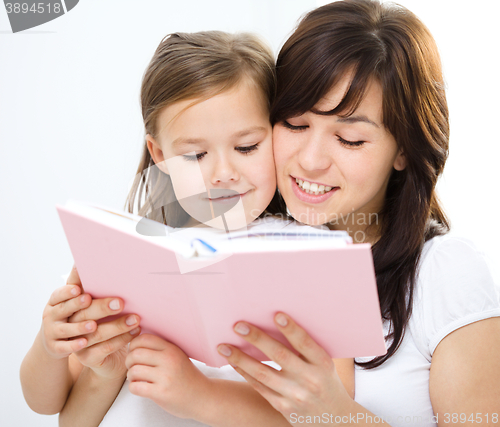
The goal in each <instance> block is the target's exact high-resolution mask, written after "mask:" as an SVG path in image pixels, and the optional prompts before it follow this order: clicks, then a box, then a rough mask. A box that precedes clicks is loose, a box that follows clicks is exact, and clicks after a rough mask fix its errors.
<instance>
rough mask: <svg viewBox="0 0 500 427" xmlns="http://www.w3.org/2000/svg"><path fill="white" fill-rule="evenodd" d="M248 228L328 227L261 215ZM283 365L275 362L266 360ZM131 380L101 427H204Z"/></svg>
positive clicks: (218, 372) (226, 373)
mask: <svg viewBox="0 0 500 427" xmlns="http://www.w3.org/2000/svg"><path fill="white" fill-rule="evenodd" d="M248 229H251V230H252V231H253V232H257V231H259V230H260V229H262V230H264V229H265V230H268V229H277V230H278V229H286V230H290V231H295V232H297V233H308V232H309V233H310V232H311V230H314V229H321V230H328V228H327V227H325V226H317V227H311V226H308V225H304V224H300V223H297V222H295V221H291V220H282V219H279V218H275V217H266V218H259V219H257V220H255V221H254V222H252V223H251V224H249V225H248ZM206 232H207V233H208V232H210V233H224V231H220V230H215V229H210V230H206ZM191 361H192V362H193V363H194V365H195V366H196V367H197V368H198V369H199V370H200V371H201V372H203V374H205V375H206V376H207V377H209V378H221V379H226V380H232V381H245V379H244V378H243V377H242V376H241V375H240V374H238V373H237V372H236V371H235V370H234V369H233V368H232V367H231V366H230V365H225V366H222V367H221V368H212V367H210V366H206V365H205V364H204V363H202V362H199V361H197V360H194V359H191ZM265 363H267V364H269V365H270V366H273V367H275V368H279V367H278V365H276V364H275V363H273V362H265ZM128 386H129V381H128V380H127V381H125V383H124V384H123V386H122V388H121V390H120V393H119V394H118V396H117V398H116V399H115V401H114V403H113V405H112V406H111V408H110V409H109V411H108V412H107V414H106V415H105V417H104V419H103V420H102V422H101V424H99V426H100V427H116V426H120V427H142V426H147V427H160V426H161V427H201V426H206V424H201V423H199V422H197V421H194V420H190V419H183V418H178V417H175V416H173V415H171V414H169V413H168V412H166V411H164V410H163V409H162V408H160V407H159V406H158V405H156V403H154V402H153V401H152V400H149V399H145V398H143V397H139V396H135V395H133V394H132V393H130V391H129V388H128Z"/></svg>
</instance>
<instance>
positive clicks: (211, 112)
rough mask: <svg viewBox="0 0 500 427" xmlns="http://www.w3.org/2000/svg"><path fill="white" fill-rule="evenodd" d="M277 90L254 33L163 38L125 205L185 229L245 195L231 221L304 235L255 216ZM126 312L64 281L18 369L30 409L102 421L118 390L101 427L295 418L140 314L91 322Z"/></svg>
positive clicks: (147, 86) (264, 198)
mask: <svg viewBox="0 0 500 427" xmlns="http://www.w3.org/2000/svg"><path fill="white" fill-rule="evenodd" d="M274 91H275V75H274V61H273V57H272V54H271V53H270V52H269V49H268V48H267V47H266V46H265V45H263V44H262V43H261V42H260V41H259V40H258V39H256V38H255V37H253V36H251V35H248V34H240V35H229V34H225V33H221V32H205V33H194V34H172V35H170V36H168V37H166V38H165V39H164V40H163V41H162V42H161V43H160V45H159V47H158V49H157V50H156V52H155V54H154V56H153V58H152V60H151V62H150V64H149V66H148V68H147V70H146V73H145V75H144V78H143V83H142V88H141V102H142V112H143V118H144V125H145V129H146V133H147V135H146V141H145V142H146V143H145V146H144V152H143V156H142V160H141V163H140V166H139V169H138V176H137V179H136V180H135V182H134V186H133V187H132V190H131V192H130V194H129V198H128V201H127V204H128V209H129V211H131V212H132V211H133V210H134V206H135V205H137V208H138V213H139V214H140V215H143V216H147V217H149V218H152V219H155V220H157V221H159V222H162V223H164V224H166V225H168V226H175V227H190V226H194V225H200V223H202V222H205V219H207V218H206V213H207V212H208V211H210V212H211V214H212V217H215V216H217V215H214V211H217V210H218V211H220V212H224V210H225V209H226V208H225V206H228V205H231V206H232V205H233V204H237V203H236V202H238V201H239V200H241V202H242V211H241V212H240V214H241V215H239V216H237V217H235V218H233V220H234V221H233V220H231V221H228V224H226V225H228V227H229V228H239V227H241V225H246V224H248V227H260V226H261V225H262V224H263V223H264V226H265V227H266V228H268V227H274V228H284V227H287V228H290V227H296V228H297V229H299V230H300V229H304V228H305V229H306V230H304V231H307V228H308V227H307V226H301V225H298V224H294V223H293V222H291V221H289V220H280V219H278V218H275V217H274V218H273V217H269V216H268V217H266V218H265V221H264V220H261V221H255V219H256V218H258V217H259V216H261V217H262V216H264V215H266V213H267V212H266V207H267V206H268V205H269V204H270V203H271V204H272V203H275V200H276V198H275V195H276V176H275V167H274V160H273V154H272V128H271V125H270V122H269V107H270V103H271V101H272V99H273V96H274ZM200 177H201V182H200V179H198V178H200ZM174 195H175V197H173V196H174ZM273 198H274V200H273ZM274 209H276V208H274ZM226 210H227V209H226ZM208 219H210V218H208ZM241 221H243V223H242V222H241ZM121 310H123V301H121V300H120V299H119V298H108V299H100V300H93V301H91V298H90V296H89V295H86V294H83V292H82V289H81V283H80V280H79V277H78V273H77V272H76V270H73V271H72V273H71V275H70V277H69V279H68V284H67V285H66V286H65V287H63V288H60V289H58V290H56V291H55V292H54V293H53V294H52V296H51V298H50V300H49V304H48V305H47V307H46V309H45V312H44V318H43V321H42V328H41V331H40V333H39V335H38V336H37V338H36V339H35V342H34V344H33V347H32V349H30V351H29V352H28V354H27V355H26V357H25V360H24V361H23V364H22V367H21V382H22V386H23V392H24V395H25V398H26V400H27V402H28V404H29V405H30V407H31V408H32V409H33V410H35V411H37V412H40V413H57V412H61V414H60V425H61V426H63V425H70V426H72V427H75V426H78V425H87V426H91V425H94V426H96V425H99V423H101V420H102V419H103V416H104V415H105V414H106V413H107V412H108V409H109V408H110V406H111V404H112V403H113V400H114V399H115V397H116V395H117V394H118V392H119V391H120V388H121V392H120V394H119V396H118V398H117V399H116V402H115V403H114V404H113V407H112V408H111V410H109V412H108V413H107V415H106V417H105V418H104V420H103V421H102V423H101V425H102V426H106V425H109V426H114V425H121V426H137V425H148V426H153V425H186V426H187V425H200V424H199V422H201V423H204V424H209V425H217V426H218V425H220V426H224V425H235V424H237V425H241V426H244V425H249V426H250V425H259V426H264V425H273V426H276V425H288V422H287V421H286V420H285V418H283V416H282V415H281V414H280V413H279V412H278V411H276V410H275V409H274V408H272V407H271V406H270V405H269V404H268V403H267V401H266V400H265V399H263V398H262V397H261V396H260V395H259V394H258V393H257V392H256V391H254V390H253V389H252V388H251V386H250V385H249V384H247V383H246V382H244V379H243V378H242V377H241V376H239V375H238V374H237V373H236V372H235V371H234V370H233V368H231V367H230V366H229V365H227V366H225V367H223V368H221V369H216V368H209V367H206V366H205V365H204V364H202V363H199V362H196V361H191V360H190V359H189V358H188V357H187V356H186V355H185V354H184V353H183V352H182V350H181V349H179V348H178V347H176V346H175V345H173V344H171V343H169V342H166V341H165V340H163V339H161V338H159V337H156V336H154V335H149V334H144V335H141V336H137V335H138V333H139V331H140V329H139V327H138V324H139V321H140V319H139V318H138V316H136V315H130V316H128V317H127V318H125V317H122V318H119V319H117V320H114V321H112V322H105V323H101V324H99V326H97V324H96V322H95V320H98V319H101V318H104V317H106V316H108V315H110V314H116V313H119V312H120V311H121ZM134 337H136V338H134ZM129 342H130V348H129V352H128V353H127V349H126V344H128V343H129ZM335 368H336V370H337V372H338V373H339V375H340V377H341V378H342V381H343V384H344V386H345V389H347V390H348V391H349V394H350V395H351V397H352V396H353V382H354V381H353V361H352V359H344V360H336V361H335ZM125 377H127V379H128V382H126V383H125V384H124V385H123V387H122V384H123V382H124V380H125ZM230 380H236V381H230ZM346 393H347V391H346ZM242 401H245V405H241V402H242ZM181 418H185V420H182V419H181ZM188 419H190V420H188ZM192 420H197V422H195V421H192Z"/></svg>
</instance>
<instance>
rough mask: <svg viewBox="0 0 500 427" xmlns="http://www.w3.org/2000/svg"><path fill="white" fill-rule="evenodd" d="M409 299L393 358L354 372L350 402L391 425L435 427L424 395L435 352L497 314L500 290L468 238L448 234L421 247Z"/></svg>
mask: <svg viewBox="0 0 500 427" xmlns="http://www.w3.org/2000/svg"><path fill="white" fill-rule="evenodd" d="M414 298H415V300H414V303H413V313H412V316H411V318H410V321H409V324H408V329H407V331H406V333H405V337H404V339H403V342H402V343H401V346H400V348H399V349H398V351H397V352H396V354H394V355H393V356H392V357H391V358H390V359H389V360H388V361H387V362H385V363H384V364H382V366H379V367H378V368H375V369H370V370H364V369H362V368H360V367H358V366H356V371H355V386H356V388H355V396H356V397H355V400H356V401H357V402H358V403H359V404H361V405H362V406H364V407H365V408H367V409H368V410H370V411H371V412H372V413H374V414H375V415H378V416H380V417H382V418H383V420H384V421H386V422H387V423H388V424H389V425H391V426H392V427H396V426H400V427H403V426H404V427H409V426H418V427H430V426H436V425H437V423H436V421H437V420H436V418H435V417H434V413H433V411H432V405H431V400H430V396H429V372H430V367H431V360H432V355H433V353H434V350H435V349H436V347H437V345H438V344H439V342H440V341H441V340H442V339H443V338H444V337H446V336H447V335H448V334H450V333H451V332H453V331H454V330H456V329H458V328H460V327H462V326H465V325H468V324H470V323H473V322H477V321H479V320H483V319H486V318H489V317H495V316H500V287H499V284H498V282H495V280H494V278H493V276H492V271H491V269H490V268H489V267H488V263H487V260H486V258H485V257H484V255H483V254H482V253H481V252H480V251H479V250H478V249H476V248H475V246H474V245H473V244H472V242H470V241H469V240H466V239H463V238H459V237H453V236H450V235H445V236H438V237H435V238H433V239H431V240H430V241H428V242H427V243H426V244H425V246H424V250H423V253H422V257H421V260H420V268H419V276H418V280H417V283H416V288H415V294H414ZM386 328H387V325H386ZM385 332H386V333H387V329H386V331H385ZM370 359H371V358H370V357H365V358H358V359H356V360H357V361H358V362H366V361H368V360H370ZM439 416H440V417H441V419H444V418H443V417H444V414H439Z"/></svg>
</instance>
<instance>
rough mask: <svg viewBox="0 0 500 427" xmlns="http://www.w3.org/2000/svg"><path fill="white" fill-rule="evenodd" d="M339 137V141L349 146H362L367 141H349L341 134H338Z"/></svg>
mask: <svg viewBox="0 0 500 427" xmlns="http://www.w3.org/2000/svg"><path fill="white" fill-rule="evenodd" d="M337 138H338V139H339V141H340V143H341V144H342V145H347V146H349V147H360V146H361V145H363V144H364V143H365V142H366V141H347V140H346V139H344V138H342V137H340V136H337Z"/></svg>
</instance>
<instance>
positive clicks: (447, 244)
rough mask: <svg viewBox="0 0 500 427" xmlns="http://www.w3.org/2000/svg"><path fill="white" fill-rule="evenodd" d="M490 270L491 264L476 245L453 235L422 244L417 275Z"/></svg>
mask: <svg viewBox="0 0 500 427" xmlns="http://www.w3.org/2000/svg"><path fill="white" fill-rule="evenodd" d="M477 268H479V269H485V268H486V269H487V270H491V268H492V263H491V261H490V260H489V258H488V257H487V256H486V254H485V253H484V252H483V251H482V250H481V248H480V247H478V246H477V245H476V243H475V242H474V241H473V240H472V239H470V238H467V237H464V236H461V235H457V234H454V233H447V234H444V235H440V236H435V237H433V238H432V239H430V240H428V241H427V242H426V243H425V244H424V248H423V250H422V254H421V257H420V265H419V275H422V274H426V273H429V274H431V275H432V276H434V277H436V275H437V276H441V274H440V272H445V271H446V272H447V274H448V273H449V272H450V271H449V270H450V269H451V270H454V271H457V272H461V273H463V272H464V271H465V270H470V269H472V270H473V271H476V272H477V270H476V269H477Z"/></svg>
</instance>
